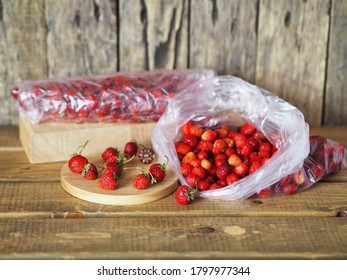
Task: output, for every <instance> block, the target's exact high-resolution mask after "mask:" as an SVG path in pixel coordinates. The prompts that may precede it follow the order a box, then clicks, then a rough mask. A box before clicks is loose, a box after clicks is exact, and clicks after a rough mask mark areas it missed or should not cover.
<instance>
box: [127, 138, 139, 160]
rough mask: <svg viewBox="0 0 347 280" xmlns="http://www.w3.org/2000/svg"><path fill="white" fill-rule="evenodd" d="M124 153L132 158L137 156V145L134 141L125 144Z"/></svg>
mask: <svg viewBox="0 0 347 280" xmlns="http://www.w3.org/2000/svg"><path fill="white" fill-rule="evenodd" d="M124 153H125V154H126V155H128V156H129V157H132V156H134V155H136V154H137V143H136V141H135V140H133V141H131V142H128V143H126V144H125V146H124Z"/></svg>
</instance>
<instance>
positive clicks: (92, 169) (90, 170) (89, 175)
mask: <svg viewBox="0 0 347 280" xmlns="http://www.w3.org/2000/svg"><path fill="white" fill-rule="evenodd" d="M82 176H83V177H84V178H86V179H88V180H95V179H96V178H98V170H97V168H96V166H95V165H94V164H93V163H87V164H86V165H85V166H84V167H83V170H82Z"/></svg>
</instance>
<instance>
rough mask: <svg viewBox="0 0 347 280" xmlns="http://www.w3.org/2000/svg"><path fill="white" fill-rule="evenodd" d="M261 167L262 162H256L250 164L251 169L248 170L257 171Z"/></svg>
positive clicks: (250, 171) (249, 172)
mask: <svg viewBox="0 0 347 280" xmlns="http://www.w3.org/2000/svg"><path fill="white" fill-rule="evenodd" d="M260 167H261V163H260V162H258V161H257V162H254V163H252V164H251V165H250V167H249V170H248V174H252V173H254V172H255V171H257V170H258V169H259V168H260Z"/></svg>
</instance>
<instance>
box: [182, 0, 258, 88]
mask: <svg viewBox="0 0 347 280" xmlns="http://www.w3.org/2000/svg"><path fill="white" fill-rule="evenodd" d="M257 2H258V1H256V0H252V1H242V0H233V1H230V0H219V1H216V0H212V1H211V0H204V1H201V0H192V1H191V11H190V14H191V20H190V54H189V59H190V66H191V67H206V68H211V69H213V70H215V71H216V72H217V73H218V74H232V75H235V76H238V77H241V78H243V79H245V80H247V81H249V82H254V73H255V61H256V57H255V56H256V32H257V30H256V22H257Z"/></svg>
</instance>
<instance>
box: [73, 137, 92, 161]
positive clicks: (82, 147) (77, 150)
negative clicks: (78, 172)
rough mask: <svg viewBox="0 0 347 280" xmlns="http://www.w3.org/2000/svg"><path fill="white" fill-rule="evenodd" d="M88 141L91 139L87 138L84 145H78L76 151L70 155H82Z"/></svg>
mask: <svg viewBox="0 0 347 280" xmlns="http://www.w3.org/2000/svg"><path fill="white" fill-rule="evenodd" d="M88 143H89V140H87V141H86V142H85V143H84V144H83V145H82V146H78V147H77V149H76V151H75V152H74V153H73V154H72V155H70V157H73V156H76V155H80V154H81V153H82V151H83V150H84V149H85V147H86V146H87V144H88ZM79 149H80V150H79Z"/></svg>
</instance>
